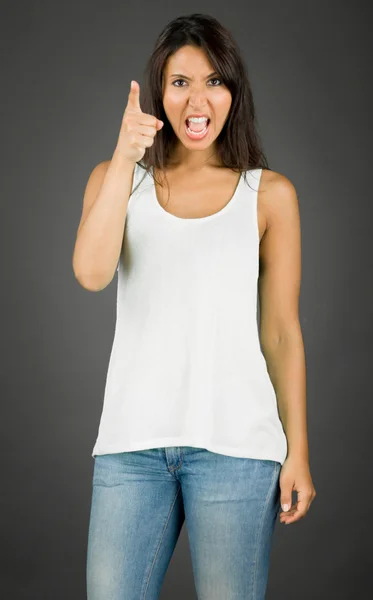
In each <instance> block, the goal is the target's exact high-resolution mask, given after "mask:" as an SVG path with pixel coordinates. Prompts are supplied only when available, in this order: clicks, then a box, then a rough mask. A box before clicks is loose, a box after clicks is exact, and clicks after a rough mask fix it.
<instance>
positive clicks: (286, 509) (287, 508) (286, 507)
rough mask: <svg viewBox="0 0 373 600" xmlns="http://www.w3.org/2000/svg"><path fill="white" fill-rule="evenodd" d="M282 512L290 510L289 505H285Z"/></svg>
mask: <svg viewBox="0 0 373 600" xmlns="http://www.w3.org/2000/svg"><path fill="white" fill-rule="evenodd" d="M282 510H284V511H285V512H286V511H288V510H289V505H288V504H284V505H283V507H282Z"/></svg>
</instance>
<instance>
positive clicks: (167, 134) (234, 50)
mask: <svg viewBox="0 0 373 600" xmlns="http://www.w3.org/2000/svg"><path fill="white" fill-rule="evenodd" d="M185 45H192V46H195V47H198V48H201V49H202V50H204V52H205V53H206V55H207V57H208V59H209V61H210V62H211V64H212V65H213V68H214V70H215V71H216V72H217V73H218V75H219V79H221V81H222V82H223V83H224V84H225V85H226V86H227V88H228V89H229V91H230V93H231V95H232V104H231V107H230V111H229V115H228V118H227V120H226V122H225V124H224V127H223V129H222V130H221V132H220V134H219V136H218V137H217V139H216V141H215V143H216V151H217V153H218V156H219V158H220V161H221V163H222V165H223V166H224V167H226V168H230V169H232V170H234V171H236V170H237V171H239V172H241V173H242V172H244V171H247V170H249V169H255V168H266V169H268V168H269V167H268V162H267V159H266V157H265V155H264V152H263V149H262V147H261V142H260V138H259V134H258V132H257V123H256V113H255V107H254V100H253V93H252V89H251V85H250V82H249V79H248V75H247V72H246V68H245V64H244V61H243V59H242V56H241V54H240V50H239V48H238V46H237V44H236V42H235V41H234V39H233V36H232V34H231V33H230V31H229V30H228V29H227V28H226V27H223V25H221V24H220V23H219V21H217V19H215V18H214V17H212V16H210V15H206V14H200V13H193V14H191V15H186V16H180V17H178V18H176V19H174V20H173V21H171V22H170V23H168V25H166V27H165V28H164V29H163V31H162V32H161V33H160V35H159V36H158V39H157V40H156V43H155V46H154V49H153V52H152V54H151V55H150V58H149V60H148V63H147V65H146V68H145V81H144V85H143V86H142V88H141V109H142V110H143V112H145V113H147V114H151V115H155V116H156V117H157V118H158V119H161V120H162V121H163V122H164V126H163V127H162V129H161V130H160V131H158V132H157V134H156V136H155V139H154V143H153V145H152V146H151V147H150V148H146V151H145V154H144V156H143V158H142V161H141V162H142V163H143V164H141V163H139V164H140V166H144V168H145V169H146V170H147V171H149V170H150V169H152V172H153V174H154V170H153V169H154V167H155V168H157V169H159V170H161V171H162V170H163V169H165V168H166V167H167V166H168V164H169V162H170V158H171V156H172V150H173V148H174V145H175V143H176V142H177V137H176V135H175V133H174V131H173V129H172V126H171V124H170V122H169V121H168V119H167V116H166V114H165V111H164V108H163V78H164V68H165V64H166V62H167V60H168V58H169V57H170V56H171V55H172V54H174V53H175V52H176V51H177V50H178V49H179V48H181V47H182V46H185Z"/></svg>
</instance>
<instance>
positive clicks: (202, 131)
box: [185, 119, 210, 140]
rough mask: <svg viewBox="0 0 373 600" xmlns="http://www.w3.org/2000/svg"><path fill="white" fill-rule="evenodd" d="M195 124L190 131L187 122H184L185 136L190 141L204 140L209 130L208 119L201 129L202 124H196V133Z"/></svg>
mask: <svg viewBox="0 0 373 600" xmlns="http://www.w3.org/2000/svg"><path fill="white" fill-rule="evenodd" d="M196 125H197V124H196V123H195V124H193V127H194V129H195V130H192V129H190V127H189V122H188V119H186V120H185V131H186V134H187V136H188V137H189V138H190V139H192V140H201V139H202V138H204V137H205V136H206V135H207V132H208V129H209V125H210V119H207V121H206V122H205V124H204V125H203V127H202V128H201V125H202V123H201V124H200V123H198V131H197V129H196Z"/></svg>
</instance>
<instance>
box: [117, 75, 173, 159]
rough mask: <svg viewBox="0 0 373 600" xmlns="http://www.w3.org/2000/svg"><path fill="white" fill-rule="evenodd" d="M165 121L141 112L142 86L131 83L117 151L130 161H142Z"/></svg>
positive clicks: (134, 82) (135, 82)
mask: <svg viewBox="0 0 373 600" xmlns="http://www.w3.org/2000/svg"><path fill="white" fill-rule="evenodd" d="M162 127H163V121H160V120H159V119H157V117H154V116H153V115H148V114H146V113H144V112H142V110H141V106H140V86H139V84H138V83H137V81H131V87H130V92H129V94H128V102H127V106H126V109H125V111H124V115H123V119H122V125H121V129H120V133H119V138H118V143H117V149H118V151H119V152H120V154H121V155H122V156H123V157H124V158H126V159H127V160H128V161H130V162H133V163H136V162H138V161H139V160H141V159H142V157H143V156H144V154H145V150H146V148H149V147H150V146H152V144H153V143H154V138H155V135H156V133H157V131H159V130H160V129H161V128H162Z"/></svg>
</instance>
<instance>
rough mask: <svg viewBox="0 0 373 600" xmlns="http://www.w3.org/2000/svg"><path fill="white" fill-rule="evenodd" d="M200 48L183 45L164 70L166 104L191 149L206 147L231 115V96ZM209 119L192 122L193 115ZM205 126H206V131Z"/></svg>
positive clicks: (169, 117)
mask: <svg viewBox="0 0 373 600" xmlns="http://www.w3.org/2000/svg"><path fill="white" fill-rule="evenodd" d="M213 71H214V69H213V67H212V65H211V64H210V62H209V61H208V59H207V56H206V54H205V53H204V52H203V50H201V49H200V48H196V47H194V46H183V47H182V48H180V49H179V50H178V51H177V52H175V54H173V55H172V56H170V58H169V59H168V61H167V64H166V67H165V70H164V82H163V86H164V87H163V106H164V110H165V113H166V115H167V118H168V120H169V121H170V123H171V126H172V128H173V130H174V132H175V135H176V136H177V137H178V139H179V140H180V142H181V143H182V144H183V145H184V146H185V147H186V148H187V149H190V150H194V149H197V150H204V149H206V148H207V147H209V146H210V145H211V144H212V143H213V142H214V141H215V139H216V138H217V137H218V135H219V133H220V131H221V130H222V128H223V126H224V123H225V121H226V119H227V117H228V113H229V109H230V106H231V103H232V96H231V93H230V91H229V90H228V88H227V87H226V86H225V85H224V84H223V82H222V81H221V79H219V74H218V73H214V72H213ZM194 114H195V115H204V116H206V117H208V119H209V120H208V121H207V122H206V121H202V122H200V123H191V122H189V127H190V129H193V130H195V131H197V130H199V132H200V133H193V132H190V131H188V129H187V127H188V124H187V122H186V119H187V117H188V116H190V115H194ZM205 127H207V129H206V131H205Z"/></svg>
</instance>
